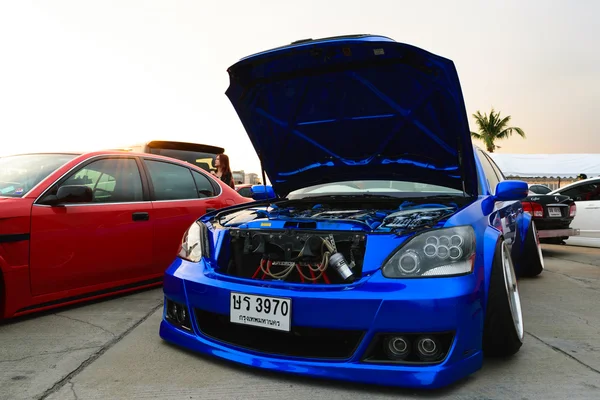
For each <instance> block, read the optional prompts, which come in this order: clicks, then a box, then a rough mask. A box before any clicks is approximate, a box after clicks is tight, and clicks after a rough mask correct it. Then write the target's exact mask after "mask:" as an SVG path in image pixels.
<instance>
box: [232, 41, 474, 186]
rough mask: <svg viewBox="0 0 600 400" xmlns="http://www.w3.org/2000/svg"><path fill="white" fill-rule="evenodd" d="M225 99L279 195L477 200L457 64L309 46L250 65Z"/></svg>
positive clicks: (419, 55)
mask: <svg viewBox="0 0 600 400" xmlns="http://www.w3.org/2000/svg"><path fill="white" fill-rule="evenodd" d="M228 72H229V76H230V86H229V88H228V90H227V92H226V94H227V96H228V98H229V99H230V101H231V102H232V104H233V106H234V108H235V110H236V112H237V113H238V116H239V117H240V119H241V121H242V124H243V125H244V127H245V129H246V131H247V133H248V135H249V137H250V140H251V141H252V144H253V146H254V148H255V150H256V152H257V154H258V156H259V158H260V160H261V163H262V166H263V169H264V171H265V173H266V174H267V175H268V177H269V180H270V181H271V183H272V185H273V187H274V189H275V191H276V192H277V194H278V195H280V196H286V195H287V194H288V193H289V192H290V191H293V190H296V189H300V188H304V187H307V186H311V185H317V184H322V183H328V182H333V181H346V180H370V179H376V180H398V181H410V182H421V183H429V184H433V185H440V186H445V187H450V188H454V189H458V190H465V191H466V192H467V194H473V195H476V193H477V175H476V168H475V161H474V155H473V147H472V142H471V137H470V130H469V126H468V121H467V116H466V110H465V106H464V100H463V96H462V92H461V88H460V83H459V80H458V75H457V72H456V69H455V67H454V64H453V63H452V61H450V60H447V59H445V58H442V57H439V56H436V55H433V54H431V53H429V52H426V51H424V50H421V49H419V48H416V47H413V46H410V45H406V44H401V43H397V42H395V41H393V40H392V39H389V38H386V37H382V36H371V35H356V36H346V37H338V38H330V39H322V40H315V41H313V40H309V41H305V42H302V43H296V44H292V45H290V46H284V47H280V48H277V49H273V50H269V51H266V52H263V53H259V54H255V55H253V56H249V57H246V58H244V59H242V60H241V61H239V62H238V63H236V64H234V65H233V66H231V67H230V68H229V69H228Z"/></svg>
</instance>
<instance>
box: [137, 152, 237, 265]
mask: <svg viewBox="0 0 600 400" xmlns="http://www.w3.org/2000/svg"><path fill="white" fill-rule="evenodd" d="M144 164H145V165H146V168H147V171H148V175H149V176H150V179H149V180H150V182H151V198H152V207H153V212H154V260H155V268H156V271H157V272H164V271H165V269H166V268H167V267H168V266H169V265H170V264H171V263H172V262H173V260H174V259H175V257H176V256H177V251H178V250H179V245H180V244H181V239H182V238H183V234H184V233H185V231H186V230H187V229H188V228H189V226H190V225H191V224H192V223H193V222H194V221H195V220H196V219H198V218H199V217H200V216H202V215H204V214H206V213H207V212H209V211H212V210H214V209H219V208H222V207H225V206H226V205H227V204H226V203H225V202H224V201H222V200H221V199H220V197H219V195H220V193H221V188H220V186H219V185H218V184H217V183H216V182H215V181H212V180H211V179H210V178H208V177H207V176H206V175H205V174H203V173H201V172H198V171H197V170H195V169H190V168H188V167H187V166H186V165H184V164H181V163H176V162H174V161H173V162H170V161H165V160H162V159H161V160H158V159H152V158H145V159H144ZM211 181H212V182H211Z"/></svg>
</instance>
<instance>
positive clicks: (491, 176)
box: [476, 150, 500, 194]
mask: <svg viewBox="0 0 600 400" xmlns="http://www.w3.org/2000/svg"><path fill="white" fill-rule="evenodd" d="M476 153H477V157H479V161H480V162H481V167H482V168H483V173H484V174H485V179H486V180H487V182H488V185H489V187H490V192H491V193H492V194H495V193H496V185H497V184H498V183H499V182H500V179H499V178H498V176H497V175H496V172H495V171H494V168H493V167H492V164H491V163H490V162H489V161H488V158H487V157H486V155H485V154H483V152H482V151H481V150H477V151H476Z"/></svg>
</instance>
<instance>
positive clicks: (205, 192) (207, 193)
mask: <svg viewBox="0 0 600 400" xmlns="http://www.w3.org/2000/svg"><path fill="white" fill-rule="evenodd" d="M192 175H193V176H194V180H195V181H196V187H197V188H198V196H199V197H200V198H203V197H214V196H216V195H217V194H216V193H215V189H214V187H213V185H212V184H211V183H210V180H209V178H207V177H206V176H204V175H203V174H201V173H200V172H198V171H194V170H192Z"/></svg>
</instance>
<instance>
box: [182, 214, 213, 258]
mask: <svg viewBox="0 0 600 400" xmlns="http://www.w3.org/2000/svg"><path fill="white" fill-rule="evenodd" d="M206 231H207V229H206V225H204V224H203V223H202V222H198V221H195V222H194V223H193V224H192V225H191V226H190V227H189V228H188V230H187V231H186V232H185V234H184V235H183V240H182V241H181V247H180V249H179V254H178V256H179V257H181V258H183V259H184V260H188V261H191V262H198V261H200V259H201V258H202V257H206V256H207V255H208V235H207V232H206Z"/></svg>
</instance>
